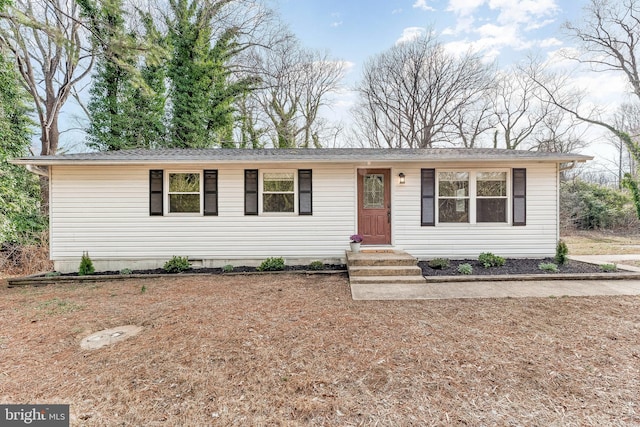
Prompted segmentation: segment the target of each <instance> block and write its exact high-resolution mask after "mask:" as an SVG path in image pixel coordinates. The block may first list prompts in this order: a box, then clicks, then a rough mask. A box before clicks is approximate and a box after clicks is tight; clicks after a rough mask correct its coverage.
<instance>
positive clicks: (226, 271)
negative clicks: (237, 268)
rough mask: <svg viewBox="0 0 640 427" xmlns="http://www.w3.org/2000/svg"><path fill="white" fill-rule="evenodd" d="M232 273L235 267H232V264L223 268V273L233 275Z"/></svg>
mask: <svg viewBox="0 0 640 427" xmlns="http://www.w3.org/2000/svg"><path fill="white" fill-rule="evenodd" d="M232 271H233V265H231V264H227V265H225V266H223V267H222V272H223V273H231V272H232Z"/></svg>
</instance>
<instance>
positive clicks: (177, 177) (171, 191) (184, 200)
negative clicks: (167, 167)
mask: <svg viewBox="0 0 640 427" xmlns="http://www.w3.org/2000/svg"><path fill="white" fill-rule="evenodd" d="M166 176H167V178H166V179H167V183H166V184H167V186H166V188H167V204H166V206H167V213H168V214H200V213H202V191H201V189H202V173H201V172H193V171H176V172H173V171H169V172H168V173H167V174H166Z"/></svg>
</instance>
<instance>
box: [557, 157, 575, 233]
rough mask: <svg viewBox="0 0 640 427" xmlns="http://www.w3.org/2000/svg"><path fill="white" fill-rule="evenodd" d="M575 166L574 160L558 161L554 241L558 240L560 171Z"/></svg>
mask: <svg viewBox="0 0 640 427" xmlns="http://www.w3.org/2000/svg"><path fill="white" fill-rule="evenodd" d="M575 167H576V161H575V160H573V161H572V162H571V163H558V167H557V174H556V221H558V224H557V225H556V242H559V241H560V177H561V176H562V172H564V171H568V170H571V169H573V168H575Z"/></svg>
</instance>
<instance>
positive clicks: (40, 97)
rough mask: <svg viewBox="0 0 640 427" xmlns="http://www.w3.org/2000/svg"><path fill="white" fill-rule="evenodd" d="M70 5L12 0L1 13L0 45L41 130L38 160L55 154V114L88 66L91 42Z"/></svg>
mask: <svg viewBox="0 0 640 427" xmlns="http://www.w3.org/2000/svg"><path fill="white" fill-rule="evenodd" d="M79 12H80V11H79V8H78V5H77V4H76V3H75V2H74V1H73V0H15V1H14V2H13V3H12V4H11V5H10V6H8V7H7V9H6V11H5V12H2V13H0V45H1V46H3V47H6V48H8V49H9V50H10V51H11V52H12V54H13V56H14V58H15V61H16V63H17V68H18V71H19V73H20V75H21V77H22V83H23V85H24V87H25V88H26V89H27V91H28V92H29V94H30V95H31V97H32V98H33V101H34V105H35V110H36V113H37V116H38V121H39V124H40V131H41V136H40V141H41V149H40V154H41V155H52V154H55V153H56V151H57V150H58V145H59V139H60V128H59V126H58V117H59V115H60V110H61V109H62V107H63V106H64V104H65V102H66V101H67V100H68V98H69V96H70V95H72V94H73V90H74V86H75V85H76V84H77V83H78V82H79V81H80V80H82V79H83V78H84V77H86V76H87V75H88V74H89V72H90V70H91V67H92V65H93V60H94V55H93V53H92V50H91V46H90V40H89V39H88V37H86V34H85V31H84V30H83V27H82V25H81V24H80V22H79ZM40 187H41V192H42V201H43V203H42V209H43V211H44V212H45V213H46V212H48V205H49V204H48V200H49V186H48V179H47V178H46V177H44V176H43V177H41V180H40Z"/></svg>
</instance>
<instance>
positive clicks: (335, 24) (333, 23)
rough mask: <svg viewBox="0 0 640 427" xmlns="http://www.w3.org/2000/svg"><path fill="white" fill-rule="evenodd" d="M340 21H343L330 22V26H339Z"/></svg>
mask: <svg viewBox="0 0 640 427" xmlns="http://www.w3.org/2000/svg"><path fill="white" fill-rule="evenodd" d="M342 23H343V21H336V22H332V23H331V26H332V27H339V26H341V25H342Z"/></svg>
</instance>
